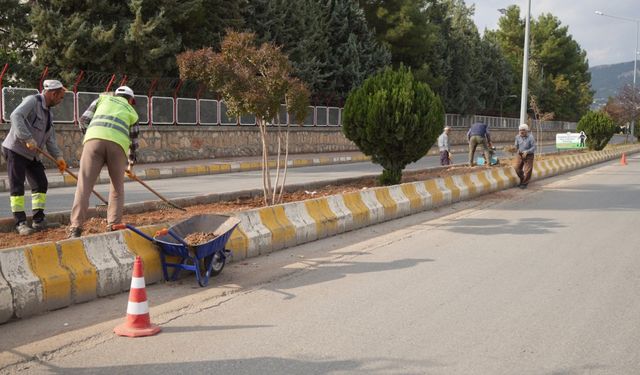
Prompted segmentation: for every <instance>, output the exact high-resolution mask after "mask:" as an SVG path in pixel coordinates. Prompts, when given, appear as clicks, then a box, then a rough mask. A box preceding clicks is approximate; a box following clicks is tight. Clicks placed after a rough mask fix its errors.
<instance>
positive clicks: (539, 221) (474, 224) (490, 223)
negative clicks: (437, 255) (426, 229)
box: [442, 217, 565, 236]
mask: <svg viewBox="0 0 640 375" xmlns="http://www.w3.org/2000/svg"><path fill="white" fill-rule="evenodd" d="M564 227H565V225H562V224H559V223H557V222H556V221H555V220H552V219H545V218H538V217H532V218H523V219H520V220H518V221H509V220H504V219H459V220H455V221H452V222H450V223H449V224H447V225H444V226H443V227H442V228H443V229H446V230H449V231H451V232H456V233H464V234H477V235H486V236H491V235H495V234H521V235H525V236H528V235H531V234H547V233H552V232H553V230H554V229H556V228H564Z"/></svg>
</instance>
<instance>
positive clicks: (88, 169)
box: [71, 139, 128, 228]
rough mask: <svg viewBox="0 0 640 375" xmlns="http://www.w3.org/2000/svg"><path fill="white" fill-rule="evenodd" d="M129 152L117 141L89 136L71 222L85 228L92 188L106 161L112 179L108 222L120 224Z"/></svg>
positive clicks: (85, 146)
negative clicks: (126, 152) (90, 137)
mask: <svg viewBox="0 0 640 375" xmlns="http://www.w3.org/2000/svg"><path fill="white" fill-rule="evenodd" d="M127 162H128V161H127V155H126V154H125V153H124V151H123V150H122V147H120V145H118V144H117V143H115V142H111V141H107V140H103V139H91V140H88V141H87V142H86V143H85V144H84V147H83V149H82V156H80V171H79V172H78V187H77V188H76V195H75V198H74V200H73V207H72V208H71V226H72V227H78V228H82V225H83V224H84V222H85V219H86V215H87V210H88V209H89V198H90V197H91V190H92V189H93V186H94V185H95V183H96V179H97V178H98V176H99V175H100V171H101V170H102V167H103V166H104V165H105V164H106V165H107V170H108V171H109V178H110V179H111V186H110V187H109V208H108V209H107V223H108V224H120V223H121V222H122V211H123V209H124V172H125V170H126V169H127Z"/></svg>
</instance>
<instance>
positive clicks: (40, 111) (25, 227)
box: [2, 79, 67, 236]
mask: <svg viewBox="0 0 640 375" xmlns="http://www.w3.org/2000/svg"><path fill="white" fill-rule="evenodd" d="M65 91H66V89H65V88H64V86H62V83H60V81H57V80H53V79H51V80H46V81H44V83H43V91H42V94H35V95H30V96H27V97H26V98H24V100H23V101H22V103H21V104H20V105H19V106H18V107H17V108H16V109H15V110H14V111H13V112H12V113H11V129H10V130H9V134H7V137H6V138H5V140H4V142H2V152H3V154H4V157H5V160H6V161H7V172H8V174H9V189H10V191H11V193H10V198H9V200H10V203H11V212H12V213H13V218H14V220H15V228H16V231H17V232H18V233H19V234H20V235H23V236H26V235H30V234H33V233H34V232H35V231H38V230H43V229H47V228H48V227H49V225H48V224H47V221H46V220H45V215H44V209H45V206H46V202H47V189H48V187H49V181H48V180H47V175H46V173H45V171H44V165H43V164H42V161H40V157H39V155H38V151H37V149H36V147H37V148H40V149H44V147H45V145H46V148H47V151H49V153H50V154H51V155H53V157H55V158H56V160H57V161H56V164H57V165H58V169H60V171H61V172H62V171H64V170H65V169H66V168H67V164H66V163H65V161H64V159H63V158H62V151H60V148H59V147H58V144H57V143H56V133H55V129H54V126H53V116H52V114H51V107H54V106H56V105H58V104H60V102H62V100H63V99H64V93H65ZM25 177H26V178H27V180H28V181H29V185H30V186H31V209H32V211H33V216H32V226H31V227H30V226H29V224H28V223H27V214H26V213H25V208H24V181H25ZM53 226H54V225H51V227H53Z"/></svg>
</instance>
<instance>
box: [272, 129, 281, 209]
mask: <svg viewBox="0 0 640 375" xmlns="http://www.w3.org/2000/svg"><path fill="white" fill-rule="evenodd" d="M280 147H281V136H280V128H278V152H277V154H276V179H275V182H274V183H273V195H272V196H271V204H275V203H276V193H277V192H278V181H279V180H280Z"/></svg>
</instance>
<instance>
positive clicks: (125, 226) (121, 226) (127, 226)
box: [111, 224, 156, 242]
mask: <svg viewBox="0 0 640 375" xmlns="http://www.w3.org/2000/svg"><path fill="white" fill-rule="evenodd" d="M111 229H113V230H121V229H129V230H131V231H133V232H134V233H136V234H137V235H138V236H140V237H143V238H145V239H146V240H149V241H151V242H155V241H156V240H155V239H154V238H153V237H151V236H149V235H147V234H146V233H144V232H142V231H140V230H139V229H138V228H136V227H134V226H133V225H131V224H113V225H112V226H111Z"/></svg>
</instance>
